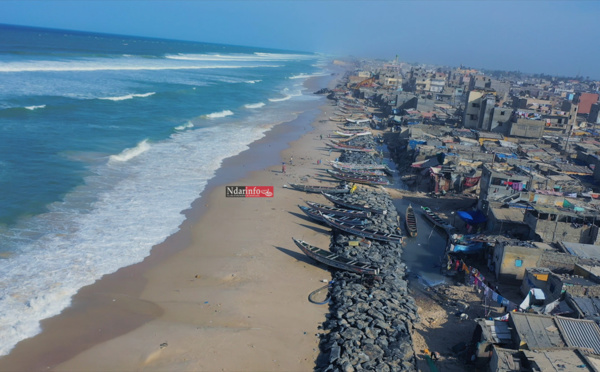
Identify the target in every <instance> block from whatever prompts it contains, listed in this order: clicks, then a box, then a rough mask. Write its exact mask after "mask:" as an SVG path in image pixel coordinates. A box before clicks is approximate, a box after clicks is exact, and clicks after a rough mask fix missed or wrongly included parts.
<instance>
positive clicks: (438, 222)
mask: <svg viewBox="0 0 600 372" xmlns="http://www.w3.org/2000/svg"><path fill="white" fill-rule="evenodd" d="M421 209H422V210H423V213H425V217H427V219H428V220H429V221H430V222H431V223H433V225H434V226H437V227H439V228H441V229H444V230H446V231H447V232H450V231H452V230H454V226H452V225H450V224H449V223H447V222H445V221H444V220H443V219H442V218H441V217H440V216H438V215H437V214H435V213H434V212H433V211H432V210H431V209H430V208H428V207H423V206H421Z"/></svg>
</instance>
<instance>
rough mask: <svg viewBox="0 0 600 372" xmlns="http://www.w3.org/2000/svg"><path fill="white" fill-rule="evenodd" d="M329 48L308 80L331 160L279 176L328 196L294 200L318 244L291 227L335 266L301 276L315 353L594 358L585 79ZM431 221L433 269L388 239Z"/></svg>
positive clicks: (370, 361)
mask: <svg viewBox="0 0 600 372" xmlns="http://www.w3.org/2000/svg"><path fill="white" fill-rule="evenodd" d="M336 63H337V64H339V65H344V66H343V67H344V69H345V71H347V73H346V76H344V79H343V84H340V85H338V86H337V87H336V88H335V89H331V90H330V89H322V90H321V91H318V92H315V93H317V94H323V95H327V98H328V102H329V103H330V104H331V106H332V107H331V108H330V109H329V110H328V115H329V118H328V120H327V121H326V122H327V123H325V122H323V123H322V124H323V125H325V124H327V125H329V126H332V125H333V126H334V127H335V128H336V129H335V130H333V131H331V134H328V135H327V138H323V136H321V140H322V141H323V143H324V144H325V145H326V146H327V148H328V151H329V154H331V152H332V151H333V152H335V154H337V155H335V156H336V161H334V162H331V166H332V169H331V170H328V171H327V172H328V173H327V176H328V179H327V178H323V179H321V180H320V181H319V185H318V186H317V185H316V184H315V180H310V179H303V180H301V182H300V183H298V184H291V185H289V186H288V187H289V188H296V189H298V190H301V191H306V192H313V193H323V194H325V197H326V198H327V199H328V201H329V202H332V203H333V204H334V205H335V207H333V206H326V205H323V204H316V203H313V205H310V204H309V206H308V207H306V206H305V207H304V208H302V207H301V209H302V210H303V211H304V212H305V213H306V214H307V215H308V217H309V218H313V219H317V220H320V221H322V222H323V223H325V224H326V225H328V226H330V227H331V228H332V237H331V246H330V247H329V249H328V251H325V250H321V249H319V248H316V247H313V246H311V245H310V242H304V241H301V240H295V242H296V244H297V245H298V247H299V248H301V249H302V250H303V251H304V252H305V253H306V254H307V255H308V256H309V257H312V258H314V259H315V260H317V261H320V262H322V263H325V264H327V265H329V266H332V267H334V268H337V269H334V271H333V274H332V277H333V280H332V281H331V282H330V283H329V284H328V285H327V286H325V287H324V289H322V290H323V291H324V292H325V293H327V292H328V293H329V294H328V297H327V298H326V299H323V298H322V299H321V300H322V301H321V302H319V300H315V299H316V298H317V297H318V296H319V294H320V292H318V291H316V292H315V293H313V294H311V296H313V295H314V297H313V300H314V301H315V303H321V304H325V303H328V304H329V308H330V312H329V314H327V318H328V319H327V321H326V322H325V323H324V325H323V333H322V334H319V336H320V338H321V342H320V350H321V355H320V359H321V360H318V361H317V369H319V370H342V371H359V370H378V371H386V370H391V371H401V370H407V371H408V370H422V371H428V370H430V371H466V370H481V371H553V370H556V371H586V370H589V371H598V370H600V327H599V326H598V322H599V321H600V297H599V296H600V242H599V241H600V236H599V230H600V218H599V211H600V187H599V186H598V185H599V184H598V181H599V180H600V166H598V163H599V162H600V158H599V155H598V154H600V142H599V141H598V140H597V132H596V124H598V123H599V122H600V117H599V113H600V102H599V94H598V89H599V87H600V82H592V81H589V79H583V78H581V79H579V80H574V79H566V78H565V79H559V78H556V77H550V76H544V75H525V74H520V73H507V72H483V71H477V70H475V69H471V68H464V67H461V68H441V67H430V66H424V65H419V66H417V65H411V64H407V63H401V62H398V61H397V59H396V60H395V61H393V62H383V61H380V62H377V61H360V62H345V61H344V62H342V61H336ZM290 160H291V159H290ZM290 162H291V161H290ZM320 162H321V160H319V164H320ZM284 170H285V169H284ZM325 181H327V182H325ZM336 182H340V184H339V185H335V184H336ZM324 185H327V186H324ZM327 193H329V194H327ZM398 200H403V201H404V202H403V203H404V204H402V208H396V206H397V205H399V204H398V203H397V201H398ZM309 207H310V208H309ZM335 208H339V209H338V210H337V211H336V210H334V209H335ZM350 210H354V211H355V212H354V213H349V212H348V211H350ZM344 211H346V212H344ZM311 213H312V215H311ZM367 220H368V222H367ZM417 221H419V224H418V225H417ZM423 223H426V224H423ZM417 226H419V228H418V229H417ZM424 227H425V228H424ZM434 231H435V233H436V234H438V235H440V236H443V240H444V241H445V244H444V246H443V247H435V248H436V249H438V250H439V251H440V252H441V254H439V255H438V254H437V253H436V258H435V259H436V262H434V264H433V265H432V267H433V269H430V270H431V271H436V272H437V273H439V274H440V275H443V277H444V280H441V281H437V282H432V281H428V280H427V279H426V278H425V275H421V273H419V272H416V271H415V270H411V268H410V267H407V264H406V263H405V262H404V260H403V257H402V256H403V251H404V252H408V250H409V249H410V250H414V249H419V250H423V251H428V250H432V249H434V247H433V246H432V245H431V244H428V243H429V242H430V240H431V236H432V234H433V233H434ZM428 237H429V238H428ZM414 239H421V240H419V243H418V247H417V244H414V243H413V244H412V246H411V240H412V241H416V240H414ZM324 248H327V247H324ZM436 252H437V251H436ZM408 266H410V265H408Z"/></svg>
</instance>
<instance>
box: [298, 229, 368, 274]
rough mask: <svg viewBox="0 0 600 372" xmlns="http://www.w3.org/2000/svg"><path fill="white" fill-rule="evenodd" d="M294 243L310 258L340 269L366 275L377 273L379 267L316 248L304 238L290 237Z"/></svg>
mask: <svg viewBox="0 0 600 372" xmlns="http://www.w3.org/2000/svg"><path fill="white" fill-rule="evenodd" d="M292 239H293V240H294V243H296V245H297V246H298V248H300V249H301V250H302V252H304V254H305V255H307V256H308V257H311V258H312V259H314V260H316V261H319V262H321V263H324V264H325V265H329V266H332V267H336V268H338V269H342V270H348V271H353V272H355V273H358V274H366V275H378V274H379V268H378V267H376V266H374V265H371V264H370V263H367V262H361V261H358V260H354V259H351V258H345V257H342V256H339V255H337V254H335V253H333V252H329V251H326V250H324V249H321V248H317V247H315V246H312V245H310V244H308V243H307V242H305V241H304V240H299V239H296V238H292Z"/></svg>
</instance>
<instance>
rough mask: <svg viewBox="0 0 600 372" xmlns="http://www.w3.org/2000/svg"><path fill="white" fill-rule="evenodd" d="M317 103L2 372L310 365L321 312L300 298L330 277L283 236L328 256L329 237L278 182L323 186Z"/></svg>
mask: <svg viewBox="0 0 600 372" xmlns="http://www.w3.org/2000/svg"><path fill="white" fill-rule="evenodd" d="M313 84H314V82H313ZM321 87H322V86H320V87H318V88H321ZM314 88H315V87H314V86H313V87H310V86H309V90H310V91H313V90H316V89H314ZM318 88H317V89H318ZM322 102H323V103H324V104H325V106H323V107H322V110H320V111H319V110H311V111H308V112H305V113H303V114H301V115H300V116H299V117H298V118H297V119H296V120H294V121H292V122H290V123H285V124H281V125H277V126H275V127H274V128H273V129H272V130H271V131H269V132H268V133H267V135H266V137H264V138H263V139H261V140H259V141H257V142H255V143H254V144H252V145H251V147H250V149H249V150H247V151H245V152H243V153H241V154H239V155H237V156H235V157H232V158H230V159H227V160H226V161H225V162H224V164H223V166H222V168H221V169H220V170H219V172H218V173H217V175H216V177H215V178H214V179H213V180H211V182H209V185H208V186H207V188H206V190H205V192H204V193H203V195H202V196H201V197H200V198H199V199H198V200H197V201H196V202H194V204H193V206H192V208H191V209H190V210H187V211H185V212H184V213H185V215H186V218H187V219H186V221H185V222H184V223H183V224H182V226H181V230H180V232H178V233H177V234H174V235H173V236H171V237H169V238H168V239H167V240H166V241H165V242H164V243H163V244H160V245H158V246H156V247H155V248H154V249H153V251H152V253H151V255H150V256H149V257H148V258H147V259H146V260H144V261H143V262H142V263H140V264H136V265H133V266H130V267H127V268H123V269H121V270H119V271H117V272H116V273H114V274H111V275H107V276H105V277H103V278H102V279H101V280H100V281H98V282H97V283H95V284H93V285H91V286H88V287H85V288H83V289H82V290H81V291H80V292H79V293H78V294H77V295H76V296H75V297H74V298H73V302H72V306H71V307H69V308H68V309H66V310H65V311H63V313H61V314H60V315H58V316H56V317H53V318H51V319H47V320H45V321H43V322H42V327H43V331H42V333H40V334H39V335H38V336H36V337H33V338H31V339H28V340H24V341H23V342H21V343H19V344H18V345H17V346H16V347H15V349H13V351H12V352H11V353H10V354H9V355H8V356H5V357H3V358H1V359H0V370H6V371H34V370H54V371H97V370H103V371H113V370H114V371H116V370H189V371H192V370H193V371H215V370H226V371H240V370H244V371H274V370H310V369H313V368H314V363H315V360H316V358H317V355H318V353H319V350H318V338H317V337H316V336H315V334H316V333H317V332H318V327H319V325H320V324H321V323H322V322H323V321H324V320H325V317H324V315H325V313H326V312H327V311H328V308H327V307H326V306H318V305H314V304H311V303H310V302H308V300H307V296H308V294H309V293H310V292H311V291H313V290H314V289H316V288H318V287H320V286H322V285H323V283H322V282H321V281H322V280H323V279H329V278H330V276H329V273H328V271H326V269H325V268H324V267H322V266H319V265H316V264H315V263H314V262H312V261H311V260H310V259H308V258H306V257H305V256H304V255H303V254H302V253H301V251H300V250H299V249H298V248H297V247H295V245H294V243H293V242H292V240H291V237H292V236H293V237H298V238H302V239H306V240H308V241H310V242H311V243H312V244H315V245H318V246H322V247H324V248H326V247H327V246H328V243H329V230H328V229H327V228H325V227H322V226H321V225H318V224H315V223H313V222H310V221H308V220H307V219H305V218H304V217H303V215H302V212H301V211H300V209H299V208H298V207H297V204H302V200H314V201H322V197H321V196H319V195H310V194H304V193H301V192H297V191H294V190H290V189H285V188H283V185H284V184H287V183H290V182H302V181H303V180H304V181H306V183H309V184H327V183H326V182H325V179H330V178H329V177H324V176H321V171H322V170H324V169H326V167H327V165H326V160H327V159H334V158H335V157H336V153H335V152H334V153H332V154H329V152H328V151H327V150H326V149H325V147H324V141H325V140H326V138H327V134H328V133H331V130H332V129H334V128H335V124H334V123H330V122H329V123H326V120H325V119H326V118H327V117H328V114H327V111H332V108H331V106H328V105H327V103H326V102H325V101H322ZM330 113H331V112H329V114H330ZM311 124H312V125H311ZM320 135H323V137H324V139H323V140H321V139H320ZM300 136H302V137H301V138H300V139H298V138H299V137H300ZM291 156H293V158H294V161H293V165H287V172H286V173H285V174H284V173H282V168H281V162H282V161H285V162H288V161H289V159H290V157H291ZM319 159H320V160H322V164H320V165H319V164H317V160H319ZM240 177H243V178H240ZM321 182H322V183H321ZM225 185H249V186H274V194H275V195H274V197H273V198H226V197H225Z"/></svg>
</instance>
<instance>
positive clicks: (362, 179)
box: [327, 169, 390, 186]
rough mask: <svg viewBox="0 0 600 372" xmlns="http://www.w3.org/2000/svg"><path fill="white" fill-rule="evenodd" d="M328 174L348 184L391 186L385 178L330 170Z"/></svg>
mask: <svg viewBox="0 0 600 372" xmlns="http://www.w3.org/2000/svg"><path fill="white" fill-rule="evenodd" d="M327 172H328V173H329V174H331V175H332V176H333V177H334V178H337V179H338V180H342V181H346V182H355V183H364V184H366V185H383V186H385V185H389V184H390V182H389V181H388V180H386V179H385V178H383V177H377V176H366V175H360V174H356V173H349V172H340V171H333V170H330V169H328V170H327Z"/></svg>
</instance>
